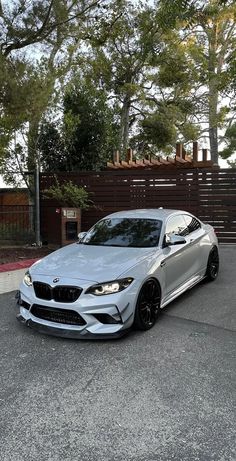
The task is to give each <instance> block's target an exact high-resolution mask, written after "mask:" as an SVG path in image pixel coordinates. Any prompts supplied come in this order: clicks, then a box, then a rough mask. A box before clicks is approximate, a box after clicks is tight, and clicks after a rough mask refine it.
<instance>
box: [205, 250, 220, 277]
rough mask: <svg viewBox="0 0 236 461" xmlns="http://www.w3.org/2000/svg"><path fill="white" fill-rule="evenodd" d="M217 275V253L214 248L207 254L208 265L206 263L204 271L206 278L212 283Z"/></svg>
mask: <svg viewBox="0 0 236 461" xmlns="http://www.w3.org/2000/svg"><path fill="white" fill-rule="evenodd" d="M218 273H219V253H218V249H217V248H216V247H214V248H212V250H211V251H210V254H209V258H208V263H207V270H206V278H207V280H209V281H213V280H215V279H216V277H217V275H218Z"/></svg>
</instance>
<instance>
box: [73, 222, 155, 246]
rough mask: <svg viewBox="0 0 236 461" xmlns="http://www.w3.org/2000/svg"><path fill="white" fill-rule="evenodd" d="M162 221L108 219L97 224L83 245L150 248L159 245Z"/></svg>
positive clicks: (85, 238) (84, 239)
mask: <svg viewBox="0 0 236 461" xmlns="http://www.w3.org/2000/svg"><path fill="white" fill-rule="evenodd" d="M161 224H162V223H161V221H159V220H157V219H142V218H109V219H108V218H106V219H103V220H102V221H99V222H98V223H97V224H95V226H94V227H92V229H91V230H90V231H89V232H88V233H87V234H86V235H85V237H84V238H83V240H82V241H81V243H83V244H85V245H104V246H119V247H136V248H149V247H155V246H157V245H158V243H159V237H160V231H161Z"/></svg>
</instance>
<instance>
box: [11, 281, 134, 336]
mask: <svg viewBox="0 0 236 461" xmlns="http://www.w3.org/2000/svg"><path fill="white" fill-rule="evenodd" d="M134 289H135V287H132V289H130V288H128V289H127V290H125V291H122V292H120V293H116V294H113V295H108V296H101V297H95V296H93V295H87V294H86V295H84V296H83V294H82V295H81V296H80V297H79V298H78V300H77V301H76V302H73V303H71V302H70V303H59V302H55V301H53V300H52V301H51V300H50V301H46V300H44V299H39V298H37V297H36V295H35V293H34V290H33V288H32V287H26V286H25V284H24V283H22V284H21V286H20V292H19V299H18V307H19V312H18V314H17V319H18V320H19V321H20V322H21V323H23V324H24V325H26V326H29V327H30V328H33V329H34V330H37V331H38V332H40V333H46V334H50V335H54V336H60V337H63V338H72V339H74V338H80V339H91V338H93V339H98V338H100V339H105V338H108V339H109V338H118V337H121V336H123V335H124V334H126V333H127V332H128V331H129V330H130V328H131V326H132V324H133V319H134V306H135V295H134ZM35 306H36V308H37V309H35ZM40 309H41V312H42V311H44V310H45V309H46V311H47V312H48V314H50V315H48V316H46V317H43V316H41V312H40ZM53 311H57V312H56V314H57V315H58V319H56V318H55V317H54V315H51V312H53ZM38 312H40V315H39V314H38ZM61 312H62V316H63V315H64V318H63V317H61ZM73 312H74V313H75V314H78V315H79V316H80V317H81V320H82V322H81V323H80V324H79V323H78V324H73V322H72V323H70V321H68V318H67V315H71V314H72V320H73V321H74V317H73Z"/></svg>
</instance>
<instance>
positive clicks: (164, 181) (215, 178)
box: [41, 168, 236, 243]
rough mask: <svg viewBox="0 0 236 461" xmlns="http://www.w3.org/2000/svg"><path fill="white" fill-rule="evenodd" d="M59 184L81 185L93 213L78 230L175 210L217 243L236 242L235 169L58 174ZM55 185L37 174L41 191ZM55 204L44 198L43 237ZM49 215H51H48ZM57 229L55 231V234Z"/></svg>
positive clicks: (87, 214)
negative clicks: (116, 217)
mask: <svg viewBox="0 0 236 461" xmlns="http://www.w3.org/2000/svg"><path fill="white" fill-rule="evenodd" d="M57 177H58V180H59V181H60V182H61V181H65V180H66V181H68V180H71V181H73V183H75V184H77V185H79V186H84V187H85V188H86V189H87V190H88V192H89V193H90V194H91V199H92V200H93V202H94V205H95V207H96V208H92V209H91V210H89V211H86V212H85V211H84V212H83V213H82V230H87V229H88V228H89V227H91V226H92V225H93V224H94V223H95V222H96V221H97V220H98V219H100V218H102V217H103V216H105V215H107V214H109V213H112V212H115V211H120V210H128V209H136V208H158V207H164V208H173V209H181V210H186V211H189V212H191V213H193V214H195V215H196V216H198V217H199V218H200V219H201V220H202V221H204V222H206V223H209V224H211V225H213V227H214V228H215V231H216V233H217V235H218V238H219V241H220V242H221V243H236V170H234V169H214V168H211V169H204V168H203V169H200V168H199V169H198V168H197V169H182V170H181V169H178V170H168V169H163V170H161V169H158V170H153V169H152V170H151V169H150V170H149V169H147V170H142V171H140V170H139V169H136V170H132V171H130V170H119V169H118V170H114V171H103V172H88V173H67V174H60V173H59V174H58V175H57ZM53 182H54V178H53V176H52V175H50V174H45V173H43V174H41V190H44V189H46V188H48V187H49V186H50V185H51V184H52V183H53ZM55 206H56V204H55V202H52V201H50V200H48V199H44V198H43V197H42V200H41V223H42V237H43V239H45V240H47V232H48V228H49V227H52V226H54V229H55V221H54V218H55V214H54V213H53V212H52V210H53V207H54V208H55ZM50 210H51V212H50ZM56 233H57V230H56V229H55V235H56Z"/></svg>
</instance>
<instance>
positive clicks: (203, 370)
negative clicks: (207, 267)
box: [0, 247, 236, 461]
mask: <svg viewBox="0 0 236 461" xmlns="http://www.w3.org/2000/svg"><path fill="white" fill-rule="evenodd" d="M221 258H222V265H221V273H220V276H219V278H218V280H217V281H216V282H214V283H211V284H201V285H199V286H198V287H195V288H194V289H193V290H191V292H188V293H187V294H185V295H184V296H182V297H181V299H179V300H178V301H176V302H174V303H173V304H172V305H171V306H170V307H168V308H167V309H166V310H165V311H164V313H163V315H162V316H161V318H160V320H159V322H158V323H157V324H156V326H155V327H154V328H153V329H152V330H150V331H149V332H147V333H144V334H143V333H139V332H136V333H131V334H130V335H129V336H127V337H125V338H123V339H121V340H115V341H107V342H106V341H101V342H98V341H96V342H88V341H72V340H63V339H59V338H54V337H50V336H43V335H40V334H38V333H36V332H34V331H32V330H29V329H27V328H25V327H23V326H22V325H20V324H18V322H17V321H16V320H15V310H14V293H10V294H5V295H1V296H0V317H1V322H0V332H1V335H0V343H1V344H0V348H1V349H0V350H1V354H0V370H1V374H0V381H1V387H0V390H1V395H0V399H1V400H0V406H1V408H0V438H1V444H0V459H1V461H46V460H50V461H171V460H179V461H235V459H236V451H235V450H236V442H235V427H236V421H235V402H236V393H235V389H236V379H235V378H236V376H235V356H236V354H235V352H236V333H235V331H236V309H235V304H236V302H235V300H236V284H235V275H236V247H221Z"/></svg>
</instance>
